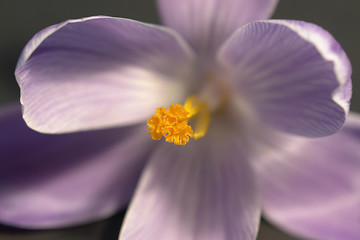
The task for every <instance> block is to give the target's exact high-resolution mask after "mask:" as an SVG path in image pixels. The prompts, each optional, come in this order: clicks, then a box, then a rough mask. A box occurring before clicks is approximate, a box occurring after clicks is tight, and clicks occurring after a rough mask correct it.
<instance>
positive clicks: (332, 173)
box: [254, 115, 360, 240]
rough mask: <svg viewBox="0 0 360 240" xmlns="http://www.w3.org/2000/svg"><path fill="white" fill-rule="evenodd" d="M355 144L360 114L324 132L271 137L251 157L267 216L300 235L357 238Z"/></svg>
mask: <svg viewBox="0 0 360 240" xmlns="http://www.w3.org/2000/svg"><path fill="white" fill-rule="evenodd" d="M359 145H360V115H350V117H349V120H348V121H347V122H346V124H345V127H344V128H343V129H342V130H341V131H340V132H339V133H337V134H335V135H333V136H330V137H327V138H322V139H312V140H309V139H304V138H300V137H289V136H287V137H286V136H285V137H283V138H282V139H281V141H279V142H276V141H275V142H274V138H271V140H270V143H268V146H267V148H268V149H266V148H263V149H262V156H261V157H260V156H258V158H257V159H254V160H256V161H254V163H255V164H256V165H255V166H256V167H255V169H256V172H257V175H258V179H259V183H260V187H261V194H262V203H263V210H264V214H265V216H266V218H267V219H268V220H270V221H271V222H273V223H275V224H276V225H278V226H280V227H281V228H283V229H284V230H287V231H289V232H291V233H293V234H296V235H298V236H300V237H301V239H303V238H306V239H326V240H357V239H360V222H359V220H360V151H359ZM259 152H260V151H259Z"/></svg>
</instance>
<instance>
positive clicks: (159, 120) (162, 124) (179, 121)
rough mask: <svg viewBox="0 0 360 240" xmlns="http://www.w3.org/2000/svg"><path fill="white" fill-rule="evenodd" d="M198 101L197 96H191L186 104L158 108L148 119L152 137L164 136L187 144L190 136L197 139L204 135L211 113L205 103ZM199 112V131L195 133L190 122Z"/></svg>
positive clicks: (176, 142)
mask: <svg viewBox="0 0 360 240" xmlns="http://www.w3.org/2000/svg"><path fill="white" fill-rule="evenodd" d="M197 102H198V101H197V98H195V97H190V98H188V100H187V101H186V102H185V104H184V106H182V105H180V104H176V105H174V104H171V105H170V107H169V108H168V109H166V108H165V107H159V108H158V109H156V113H155V114H154V115H153V116H152V117H151V118H150V119H149V120H148V121H147V125H148V130H150V131H149V134H150V135H151V138H152V139H153V140H160V139H161V137H162V136H164V137H165V140H166V141H167V142H172V143H174V144H176V145H185V144H186V143H187V142H189V140H190V137H193V138H195V139H197V138H200V137H203V136H204V135H205V133H206V131H207V128H208V125H209V121H210V114H209V111H208V109H207V107H206V106H205V105H204V104H199V103H197ZM194 103H196V104H195V106H193V105H194ZM198 113H201V114H199V115H200V117H199V118H198V121H197V123H196V126H197V128H198V129H199V131H197V132H195V133H194V131H193V130H192V128H191V126H190V125H189V124H188V122H189V120H190V118H192V117H193V116H195V115H197V114H198ZM199 121H200V122H199ZM198 126H200V127H198Z"/></svg>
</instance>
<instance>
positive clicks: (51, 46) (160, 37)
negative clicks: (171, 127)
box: [16, 17, 193, 133]
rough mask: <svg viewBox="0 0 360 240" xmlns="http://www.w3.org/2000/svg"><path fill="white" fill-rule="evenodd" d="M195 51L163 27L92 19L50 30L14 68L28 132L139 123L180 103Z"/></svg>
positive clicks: (31, 44)
mask: <svg viewBox="0 0 360 240" xmlns="http://www.w3.org/2000/svg"><path fill="white" fill-rule="evenodd" d="M192 58H193V53H192V52H191V50H190V49H189V47H188V46H187V45H186V43H185V42H184V41H183V40H182V39H181V37H179V36H178V35H177V34H176V33H174V32H172V31H171V30H169V29H166V28H163V27H157V26H154V25H149V24H143V23H140V22H136V21H132V20H128V19H121V18H110V17H91V18H85V19H80V20H69V21H67V22H64V23H61V24H58V25H54V26H52V27H49V28H47V29H45V30H43V31H41V32H40V33H38V34H37V35H35V36H34V38H33V39H32V40H31V41H30V42H29V43H28V45H27V46H26V47H25V49H24V51H23V53H22V55H21V57H20V59H19V62H18V66H17V69H16V78H17V80H18V82H19V85H20V87H21V100H22V103H23V106H24V118H25V121H26V122H27V123H28V125H29V126H30V127H31V128H34V129H36V130H38V131H41V132H47V133H64V132H73V131H82V130H89V129H98V128H104V127H113V126H125V125H129V124H134V123H137V122H141V121H144V120H145V119H146V118H148V117H149V116H150V115H151V114H152V113H153V112H154V110H155V108H156V107H159V106H163V105H167V104H170V103H177V102H181V101H183V95H184V94H185V93H184V91H185V89H184V86H185V84H184V83H185V82H186V80H187V77H188V76H187V74H188V73H189V71H190V70H189V68H190V64H191V61H192V60H191V59H192Z"/></svg>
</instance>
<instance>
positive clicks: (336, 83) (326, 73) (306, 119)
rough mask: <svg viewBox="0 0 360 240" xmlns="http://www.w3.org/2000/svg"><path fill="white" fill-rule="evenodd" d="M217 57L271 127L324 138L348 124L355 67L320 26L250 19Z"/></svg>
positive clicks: (250, 104)
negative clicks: (351, 77) (352, 68)
mask: <svg viewBox="0 0 360 240" xmlns="http://www.w3.org/2000/svg"><path fill="white" fill-rule="evenodd" d="M218 57H219V58H218V59H219V61H221V63H223V64H224V65H225V67H227V68H228V70H229V74H230V75H231V76H232V78H233V84H234V85H235V89H237V93H238V96H239V100H240V101H242V102H246V103H247V104H248V106H250V108H252V109H254V111H255V114H257V115H258V116H259V117H260V118H261V119H262V120H263V121H264V122H266V123H268V124H270V125H272V126H273V127H276V128H277V129H280V130H283V131H286V132H289V133H293V134H298V135H302V136H307V137H320V136H327V135H330V134H333V133H335V132H336V131H337V130H338V129H339V128H340V127H341V126H342V124H343V123H344V120H345V115H346V113H347V112H348V110H349V101H350V98H351V80H350V75H351V65H350V62H349V60H348V58H347V56H346V54H345V53H344V51H343V50H342V48H341V46H340V45H339V43H337V42H336V40H334V39H333V37H332V36H331V35H330V34H329V33H328V32H326V31H325V30H323V29H321V28H320V27H318V26H316V25H313V24H310V23H305V22H298V21H262V22H255V23H251V24H249V25H247V26H245V27H243V28H241V29H240V30H238V31H237V32H236V33H235V34H234V35H233V36H232V37H231V38H230V39H229V40H228V41H227V42H226V44H224V45H223V47H222V49H221V50H220V52H219V55H218ZM240 98H241V99H240Z"/></svg>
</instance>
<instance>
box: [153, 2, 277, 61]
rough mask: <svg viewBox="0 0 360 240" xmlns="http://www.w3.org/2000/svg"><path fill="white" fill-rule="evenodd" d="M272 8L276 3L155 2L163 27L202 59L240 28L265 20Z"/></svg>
mask: <svg viewBox="0 0 360 240" xmlns="http://www.w3.org/2000/svg"><path fill="white" fill-rule="evenodd" d="M276 4H277V0H182V1H178V0H158V5H159V9H160V13H161V16H162V19H163V21H164V23H165V25H167V26H169V27H172V28H174V29H175V30H177V31H178V32H179V33H180V34H181V35H183V36H184V37H185V39H186V40H187V41H188V42H189V43H190V44H191V45H192V46H193V47H194V49H196V50H197V51H198V52H200V53H201V54H206V55H207V54H209V51H210V52H211V53H214V52H215V51H216V49H217V48H218V47H219V46H220V45H221V44H222V43H223V42H224V41H225V40H226V39H227V38H228V37H229V36H230V35H231V34H232V33H233V32H234V31H235V30H236V29H237V28H239V27H241V26H242V25H244V24H246V23H249V22H252V21H255V20H260V19H267V18H268V17H269V16H270V15H271V13H272V12H273V10H274V8H275V6H276Z"/></svg>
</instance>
